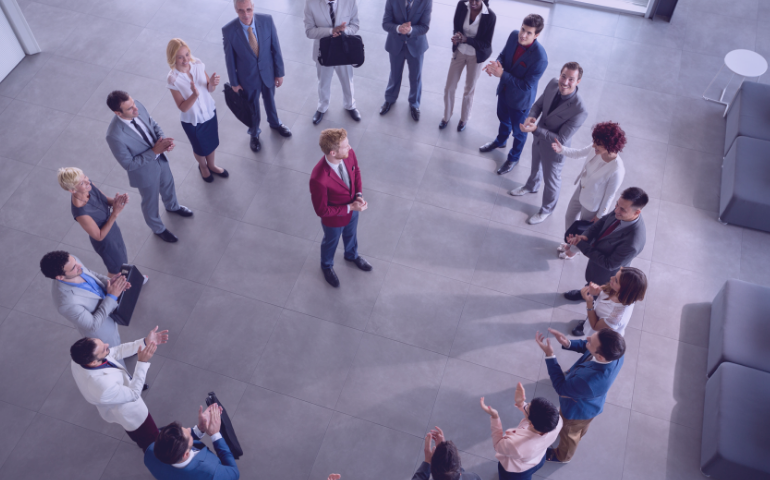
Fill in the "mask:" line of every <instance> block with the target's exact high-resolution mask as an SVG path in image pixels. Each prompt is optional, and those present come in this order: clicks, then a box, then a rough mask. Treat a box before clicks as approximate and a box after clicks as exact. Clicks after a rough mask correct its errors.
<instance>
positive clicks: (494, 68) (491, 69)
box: [483, 60, 503, 78]
mask: <svg viewBox="0 0 770 480" xmlns="http://www.w3.org/2000/svg"><path fill="white" fill-rule="evenodd" d="M483 70H484V71H485V72H487V74H488V75H489V76H490V77H491V76H492V75H494V76H495V77H497V78H500V77H502V76H503V66H502V65H501V64H500V62H498V61H497V60H493V61H491V62H489V63H488V64H487V66H486V67H484V68H483Z"/></svg>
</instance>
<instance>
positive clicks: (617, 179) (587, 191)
mask: <svg viewBox="0 0 770 480" xmlns="http://www.w3.org/2000/svg"><path fill="white" fill-rule="evenodd" d="M561 153H562V155H564V156H565V157H570V158H587V161H586V163H585V164H584V165H583V169H582V170H581V171H580V175H578V177H577V178H576V179H575V185H578V188H580V197H579V198H580V204H581V205H582V206H583V208H585V209H586V210H590V211H592V212H596V216H597V217H599V218H601V217H603V216H604V215H606V214H607V213H608V212H609V210H610V209H611V208H612V207H613V206H614V202H615V195H616V194H617V193H618V189H620V184H621V183H623V177H625V176H626V169H625V167H624V166H623V160H622V159H621V158H620V155H618V156H617V157H615V159H614V160H612V161H610V162H605V161H604V160H603V159H602V156H601V155H592V154H593V153H594V147H593V145H589V146H587V147H584V148H579V149H578V148H570V147H564V148H563V150H562V152H561Z"/></svg>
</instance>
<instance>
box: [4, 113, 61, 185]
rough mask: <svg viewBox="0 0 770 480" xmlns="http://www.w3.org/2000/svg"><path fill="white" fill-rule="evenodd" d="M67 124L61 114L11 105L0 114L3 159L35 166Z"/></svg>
mask: <svg viewBox="0 0 770 480" xmlns="http://www.w3.org/2000/svg"><path fill="white" fill-rule="evenodd" d="M71 120H72V115H70V114H68V113H65V112H61V111H58V110H54V109H52V108H46V107H39V106H37V105H32V104H29V103H26V102H20V101H18V100H15V101H13V102H12V103H11V104H10V105H8V107H6V109H5V110H3V113H1V114H0V145H2V146H3V157H5V158H10V159H11V160H16V161H19V162H24V163H28V164H30V165H37V163H38V162H39V161H40V159H41V158H43V156H44V155H45V154H46V152H48V149H49V148H51V146H52V145H53V144H54V142H55V141H56V138H57V137H58V136H59V134H61V133H62V132H63V131H64V129H65V128H66V127H67V125H68V124H69V123H70V121H71ZM55 181H56V179H55V178H54V182H55Z"/></svg>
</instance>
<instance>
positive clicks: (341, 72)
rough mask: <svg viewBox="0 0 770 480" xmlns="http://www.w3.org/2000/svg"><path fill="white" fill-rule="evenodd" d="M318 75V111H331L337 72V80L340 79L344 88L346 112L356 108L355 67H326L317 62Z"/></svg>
mask: <svg viewBox="0 0 770 480" xmlns="http://www.w3.org/2000/svg"><path fill="white" fill-rule="evenodd" d="M315 68H316V73H317V74H318V111H319V112H321V113H326V110H328V109H329V99H330V98H331V93H332V76H333V75H334V72H337V78H339V79H340V85H341V86H342V96H343V97H344V98H343V101H344V103H343V105H344V107H345V110H352V109H354V108H356V101H355V99H354V98H353V67H352V66H351V65H338V66H336V67H324V66H323V65H321V64H320V63H318V62H315Z"/></svg>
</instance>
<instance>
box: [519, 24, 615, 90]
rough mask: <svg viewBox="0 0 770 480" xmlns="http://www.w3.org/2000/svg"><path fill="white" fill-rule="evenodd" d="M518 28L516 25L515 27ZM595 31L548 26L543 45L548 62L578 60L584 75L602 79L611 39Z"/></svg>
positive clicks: (558, 63) (556, 63)
mask: <svg viewBox="0 0 770 480" xmlns="http://www.w3.org/2000/svg"><path fill="white" fill-rule="evenodd" d="M516 28H517V29H518V26H517V27H516ZM606 35H607V33H605V34H604V35H598V34H595V33H587V32H579V31H575V30H572V29H571V28H562V27H557V26H548V27H547V33H546V38H545V39H544V40H543V46H545V48H546V52H547V54H548V62H549V63H552V64H553V65H564V64H565V63H567V62H575V61H577V62H579V63H580V66H582V67H583V72H584V73H583V75H584V76H586V77H592V78H597V79H599V80H604V79H605V78H607V65H608V64H609V60H610V57H611V55H612V42H613V39H612V38H609V37H607V36H606Z"/></svg>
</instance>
